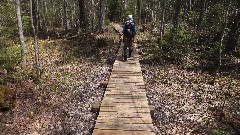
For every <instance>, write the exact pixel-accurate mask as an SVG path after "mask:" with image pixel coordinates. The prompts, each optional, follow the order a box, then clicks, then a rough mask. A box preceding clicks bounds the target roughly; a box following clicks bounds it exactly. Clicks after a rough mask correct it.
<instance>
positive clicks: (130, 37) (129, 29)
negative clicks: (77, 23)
mask: <svg viewBox="0 0 240 135" xmlns="http://www.w3.org/2000/svg"><path fill="white" fill-rule="evenodd" d="M136 32H137V30H136V26H135V24H134V22H133V17H132V15H128V17H127V19H126V22H125V23H124V25H123V31H122V34H123V44H124V46H123V58H124V60H125V61H126V60H127V57H131V54H132V51H133V48H132V44H133V41H134V36H135V35H136ZM127 48H128V49H129V56H127Z"/></svg>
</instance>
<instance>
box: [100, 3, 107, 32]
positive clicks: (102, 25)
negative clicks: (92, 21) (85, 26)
mask: <svg viewBox="0 0 240 135" xmlns="http://www.w3.org/2000/svg"><path fill="white" fill-rule="evenodd" d="M105 5H106V1H105V0H100V19H99V28H100V30H101V31H103V30H104V29H105V12H106V6H105Z"/></svg>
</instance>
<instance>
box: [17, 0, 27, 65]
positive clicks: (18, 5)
mask: <svg viewBox="0 0 240 135" xmlns="http://www.w3.org/2000/svg"><path fill="white" fill-rule="evenodd" d="M16 11H17V20H18V29H19V38H20V43H21V48H22V50H21V55H22V67H23V68H25V67H26V45H25V42H24V35H23V27H22V17H21V8H20V1H19V0H16Z"/></svg>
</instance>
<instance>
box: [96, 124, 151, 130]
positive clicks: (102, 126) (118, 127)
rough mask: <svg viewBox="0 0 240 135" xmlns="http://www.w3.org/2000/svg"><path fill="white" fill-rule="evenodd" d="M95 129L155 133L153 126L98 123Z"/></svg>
mask: <svg viewBox="0 0 240 135" xmlns="http://www.w3.org/2000/svg"><path fill="white" fill-rule="evenodd" d="M95 129H105V130H109V129H110V130H124V131H154V127H153V125H152V124H122V123H115V124H112V123H111V124H106V123H104V124H103V123H96V125H95Z"/></svg>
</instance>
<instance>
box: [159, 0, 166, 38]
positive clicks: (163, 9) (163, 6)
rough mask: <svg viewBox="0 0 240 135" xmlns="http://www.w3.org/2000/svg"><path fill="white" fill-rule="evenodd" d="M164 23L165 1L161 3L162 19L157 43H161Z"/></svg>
mask: <svg viewBox="0 0 240 135" xmlns="http://www.w3.org/2000/svg"><path fill="white" fill-rule="evenodd" d="M164 21H165V0H163V1H162V18H161V26H160V36H159V42H161V40H162V38H163V34H164V23H165V22H164Z"/></svg>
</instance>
